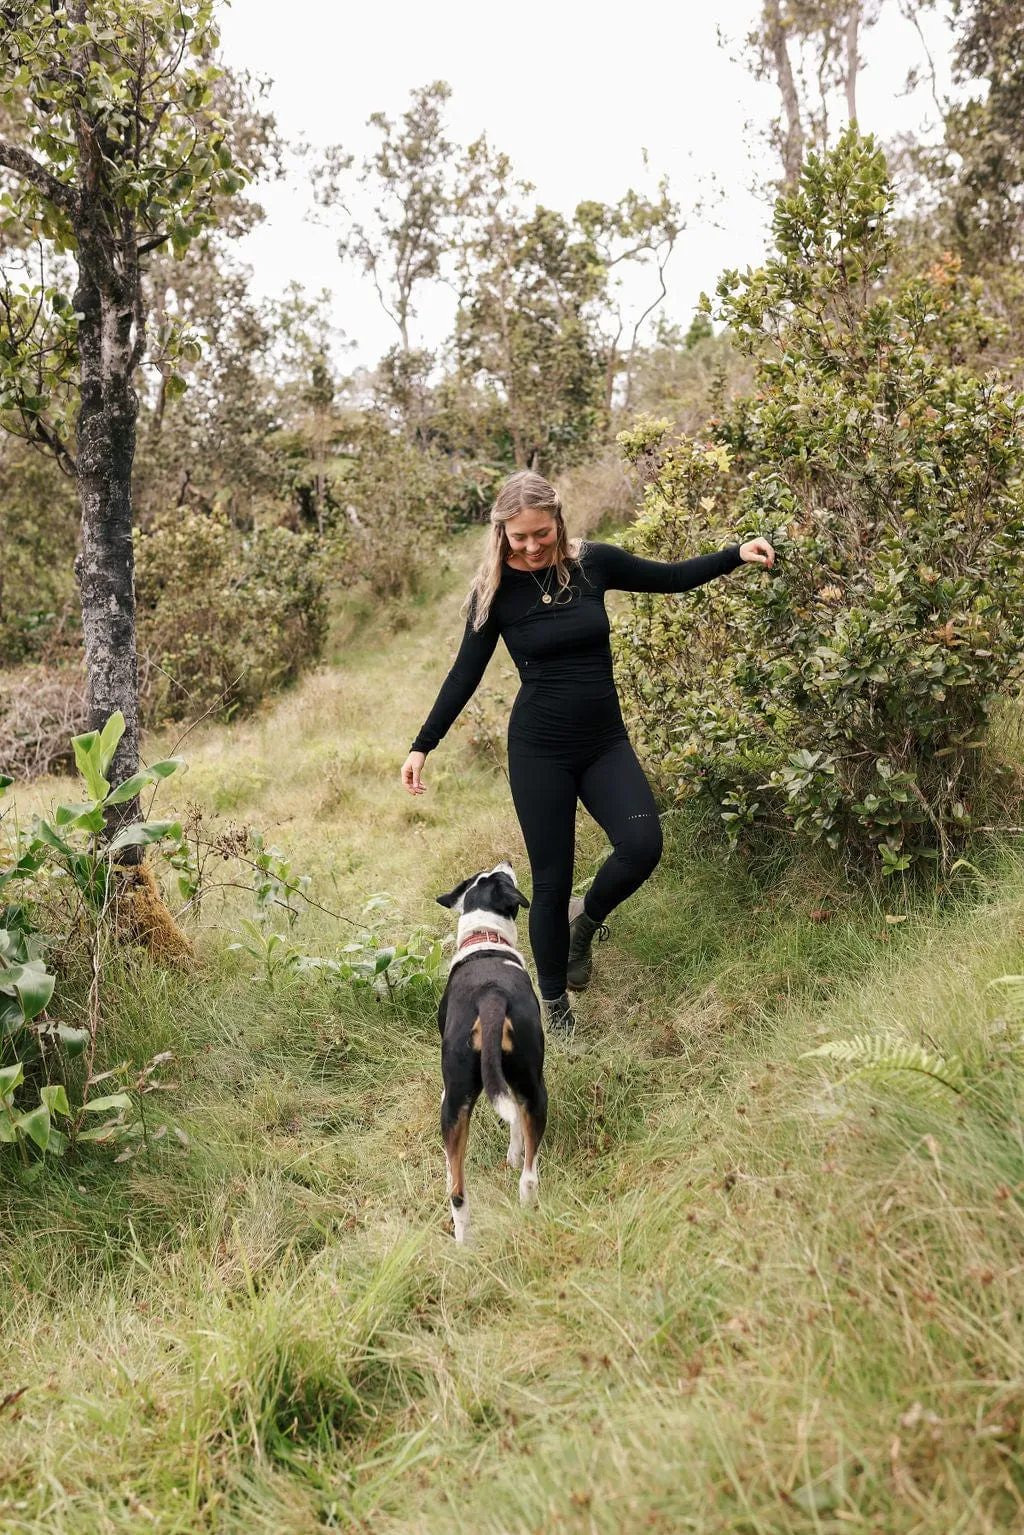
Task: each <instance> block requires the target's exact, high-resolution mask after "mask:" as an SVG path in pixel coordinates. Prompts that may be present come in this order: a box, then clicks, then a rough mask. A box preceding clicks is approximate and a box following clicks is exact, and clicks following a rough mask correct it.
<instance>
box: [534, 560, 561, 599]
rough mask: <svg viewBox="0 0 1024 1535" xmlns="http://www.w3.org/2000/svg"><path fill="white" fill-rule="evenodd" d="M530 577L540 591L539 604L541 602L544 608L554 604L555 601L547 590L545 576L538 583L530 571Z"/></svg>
mask: <svg viewBox="0 0 1024 1535" xmlns="http://www.w3.org/2000/svg"><path fill="white" fill-rule="evenodd" d="M547 568H548V570H550V569H551V566H550V565H549V566H548V567H547ZM530 575H531V576H533V579H534V581H535V582H536V584H537V586H538V588H539V590H540V600H541V602H543V603H544V604H545V606H547V604H548V603H551V602H554V600H555V599H554V598H553V597H552V595H551V593H550V592H549V591H548V589H547V576H545V577H544V580H543V581H538V580H537V577H536V576H535V575H534V574H533V571H532V570H531V571H530Z"/></svg>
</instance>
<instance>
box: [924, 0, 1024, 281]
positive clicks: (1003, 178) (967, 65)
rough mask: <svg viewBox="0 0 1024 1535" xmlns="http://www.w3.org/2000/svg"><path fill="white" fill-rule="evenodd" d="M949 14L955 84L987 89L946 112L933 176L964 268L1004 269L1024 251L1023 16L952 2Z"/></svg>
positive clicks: (1003, 7)
mask: <svg viewBox="0 0 1024 1535" xmlns="http://www.w3.org/2000/svg"><path fill="white" fill-rule="evenodd" d="M954 9H955V14H956V18H957V21H958V32H957V38H956V44H955V49H954V72H955V77H956V79H957V81H958V82H959V83H960V84H967V83H968V82H971V81H977V82H982V83H983V84H984V86H985V87H986V88H985V91H984V94H983V95H980V96H979V95H977V94H971V95H970V96H969V97H968V98H967V99H966V100H965V101H963V102H960V103H958V104H955V105H953V106H951V107H950V108H949V111H948V112H947V115H946V134H945V139H946V142H945V146H944V150H943V152H942V153H941V154H940V155H939V156H938V157H937V161H938V163H937V164H934V163H933V174H936V176H937V179H938V181H939V184H940V191H941V193H942V200H943V204H944V205H945V206H944V212H945V216H946V223H947V228H948V231H949V234H950V236H951V238H952V240H953V242H954V245H955V247H956V248H957V249H958V250H959V251H960V252H961V254H962V255H963V256H964V258H965V260H966V261H967V262H968V264H969V265H971V266H972V267H978V266H980V265H983V264H984V263H996V264H999V265H1003V266H1008V265H1010V264H1011V263H1016V262H1019V260H1020V258H1021V254H1022V247H1024V14H1022V12H1021V8H1020V6H1019V5H1018V4H1016V3H1013V0H955V7H954Z"/></svg>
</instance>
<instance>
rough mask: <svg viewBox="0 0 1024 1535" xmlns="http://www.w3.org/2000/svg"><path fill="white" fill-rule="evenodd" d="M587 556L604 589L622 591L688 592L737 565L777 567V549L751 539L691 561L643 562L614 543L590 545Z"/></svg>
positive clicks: (756, 539) (726, 572) (762, 539)
mask: <svg viewBox="0 0 1024 1535" xmlns="http://www.w3.org/2000/svg"><path fill="white" fill-rule="evenodd" d="M587 554H588V555H589V556H590V558H591V559H592V560H593V562H594V564H595V565H596V567H597V568H598V570H599V571H600V573H601V575H602V576H603V578H604V584H605V588H606V589H608V588H611V589H612V590H614V591H620V592H689V591H692V590H693V588H694V587H695V586H703V585H704V584H705V582H707V581H713V580H714V579H715V577H716V576H724V575H727V574H728V572H729V571H730V570H735V569H736V567H737V566H738V565H762V566H766V567H768V568H770V567H771V566H772V565H774V564H775V550H774V549H773V548H772V546H771V544H770V543H769V542H768V540H767V539H766V538H751V539H749V540H748V541H747V542H746V543H745V544H732V545H730V547H729V548H727V549H720V550H719V551H718V552H717V554H699V555H697V556H696V557H695V558H694V559H690V560H675V561H668V560H644V559H641V558H640V556H639V555H637V554H628V553H627V552H626V550H625V549H619V548H617V547H616V546H615V545H614V544H591V545H589V547H588V549H587Z"/></svg>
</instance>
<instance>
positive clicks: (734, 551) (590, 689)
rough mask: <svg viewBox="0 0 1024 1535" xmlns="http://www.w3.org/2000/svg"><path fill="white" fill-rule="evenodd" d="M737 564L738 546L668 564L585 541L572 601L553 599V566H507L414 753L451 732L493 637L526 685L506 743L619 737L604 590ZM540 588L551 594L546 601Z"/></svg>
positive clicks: (552, 744)
mask: <svg viewBox="0 0 1024 1535" xmlns="http://www.w3.org/2000/svg"><path fill="white" fill-rule="evenodd" d="M740 563H741V561H740V551H739V545H738V544H736V545H733V546H731V547H730V548H727V549H722V550H720V551H719V552H718V553H717V554H704V555H700V556H698V557H697V558H696V559H690V560H680V561H678V562H676V563H666V562H664V561H661V560H644V559H640V558H639V557H638V556H637V555H635V554H628V553H627V552H626V551H625V550H624V549H619V548H616V546H615V545H614V544H597V543H594V544H590V543H588V544H585V545H584V546H583V549H582V552H581V554H580V557H579V559H578V560H572V561H570V562H569V571H570V575H571V586H570V592H571V597H570V599H569V600H566V599H565V597H564V595H563V596H561V597H560V596H559V589H558V584H557V582H556V580H555V575H554V571H553V569H552V567H551V566H548V567H546V568H545V569H543V570H541V571H538V572H536V573H535V572H533V571H529V570H516V569H514V568H513V567H512V566H511V565H506V566H505V568H504V570H503V571H502V577H501V584H500V586H499V587H498V590H497V592H496V593H495V595H494V601H493V602H492V603H491V611H490V613H489V614H488V615H487V619H486V622H485V623H484V624H483V626H482V627H481V628H480V629H476V630H475V629H474V628H473V614H472V610H471V611H470V615H469V619H468V620H467V623H466V631H465V634H464V635H463V637H462V644H461V645H460V647H459V653H458V655H457V656H456V658H455V664H454V665H453V667H452V669H451V671H450V672H449V673H448V675H447V677H446V678H445V680H444V682H443V683H442V685H441V691H440V692H439V693H438V695H437V700H436V702H435V704H434V707H433V708H432V709H431V711H430V713H429V715H428V716H427V719H426V722H425V723H424V725H423V728H422V729H421V730H420V733H419V735H418V736H417V737H416V739H415V741H414V742H413V743H412V750H413V751H421V752H430V751H433V749H434V747H435V746H436V745H437V744H438V742H439V741H440V740H441V739H442V737H443V736H445V735H446V734H447V732H448V731H449V730H450V728H451V726H452V725H453V724H454V722H455V720H456V719H457V718H458V716H459V714H460V713H461V712H462V710H463V709H464V708H465V706H466V704H467V703H468V702H469V700H470V698H472V696H473V694H474V692H475V691H476V689H477V687H478V686H479V683H480V679H481V678H482V677H483V674H484V671H485V669H486V667H487V663H488V661H489V660H490V659H491V656H492V655H493V654H494V648H495V646H496V645H497V643H498V638H499V636H500V637H501V638H502V639H503V640H504V641H505V645H506V647H507V649H508V653H509V655H510V656H511V657H512V660H513V661H514V662H515V664H516V669H517V670H518V672H519V678H520V682H521V683H522V687H521V688H520V691H519V693H518V695H517V697H516V701H515V704H514V706H513V709H512V714H511V717H510V719H509V739H510V741H512V740H516V741H519V742H522V743H524V744H528V745H531V746H533V747H538V748H544V749H557V748H558V746H559V745H561V744H563V743H564V744H569V743H573V744H574V745H576V746H579V745H581V744H596V743H598V742H600V741H602V740H606V739H614V738H615V737H616V736H621V735H624V734H625V726H624V724H623V722H622V714H621V710H620V708H619V700H618V695H617V693H616V691H615V680H614V676H613V673H612V652H611V644H610V634H611V628H610V625H609V621H608V614H607V612H606V610H605V605H604V594H605V592H607V591H623V592H688V591H691V590H692V589H693V588H694V587H695V586H703V585H704V583H705V582H707V581H711V580H713V579H714V578H715V576H721V575H725V574H726V573H727V572H728V571H730V570H735V569H736V567H737V566H738V565H739V564H740ZM544 591H548V592H549V593H551V594H552V595H553V596H554V597H555V598H556V600H555V601H553V602H551V603H549V604H546V603H545V602H544V601H543V593H544Z"/></svg>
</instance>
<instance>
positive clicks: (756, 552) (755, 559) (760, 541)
mask: <svg viewBox="0 0 1024 1535" xmlns="http://www.w3.org/2000/svg"><path fill="white" fill-rule="evenodd" d="M740 559H741V560H742V561H743V563H744V565H765V566H767V568H768V569H769V570H771V568H772V566H773V565H774V564H775V550H774V549H773V548H772V546H771V544H770V543H769V542H768V540H767V539H766V538H751V539H748V541H747V542H746V543H745V544H740Z"/></svg>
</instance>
